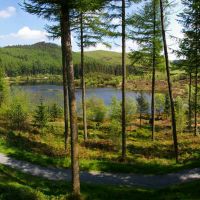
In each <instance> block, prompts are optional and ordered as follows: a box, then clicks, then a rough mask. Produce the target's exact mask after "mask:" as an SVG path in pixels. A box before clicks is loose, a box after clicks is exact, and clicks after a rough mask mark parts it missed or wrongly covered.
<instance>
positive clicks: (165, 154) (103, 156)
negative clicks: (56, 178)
mask: <svg viewBox="0 0 200 200" xmlns="http://www.w3.org/2000/svg"><path fill="white" fill-rule="evenodd" d="M96 134H97V133H96ZM149 136H150V134H149V132H148V129H141V130H140V129H139V130H138V131H137V132H136V133H131V134H129V137H128V138H129V139H128V159H127V162H125V163H121V162H119V157H120V151H117V152H116V151H105V150H102V149H96V148H94V149H93V148H92V149H91V148H90V147H87V148H85V147H84V146H82V145H81V146H80V167H81V170H86V171H105V172H122V173H142V174H165V173H170V172H176V171H179V170H182V169H187V168H194V167H199V165H200V161H199V160H200V159H199V156H200V154H199V153H198V152H199V151H198V149H195V148H196V146H194V147H195V148H194V147H193V146H191V147H190V148H189V147H188V145H190V141H189V140H188V139H187V138H186V139H185V140H183V141H182V144H181V145H182V146H181V151H182V152H181V153H182V155H181V156H182V157H181V159H182V160H181V162H180V164H176V163H175V160H174V158H173V148H172V146H171V141H169V139H170V138H168V140H166V141H164V139H163V138H161V139H159V140H158V141H155V142H153V143H152V142H151V140H150V138H149ZM31 137H35V136H32V135H31V134H24V135H23V133H20V135H19V134H18V133H17V132H16V133H15V132H9V133H8V132H4V133H2V134H1V135H0V138H1V140H0V152H2V153H5V154H7V155H9V156H12V157H15V158H16V159H19V160H25V161H29V162H31V163H35V164H39V165H42V166H54V167H61V168H63V167H64V168H69V167H70V155H69V154H68V155H65V152H64V149H63V148H62V146H63V145H62V142H61V141H62V137H60V135H56V136H54V137H52V136H51V135H48V136H47V135H42V136H41V137H42V138H40V139H38V138H37V137H36V138H37V139H32V138H31ZM96 137H97V136H96ZM104 137H105V136H104ZM47 138H48V139H50V141H51V143H50V142H47ZM136 139H137V140H136ZM80 140H82V139H80ZM93 140H94V141H97V144H98V142H100V141H102V140H99V139H98V140H97V139H95V138H94V139H92V140H91V141H93ZM188 142H189V143H188ZM187 143H188V144H187ZM191 143H194V144H193V145H197V147H198V141H196V142H195V141H193V139H192V138H191ZM195 143H196V144H195ZM94 144H95V143H94ZM102 144H104V143H102ZM95 145H96V144H95ZM185 145H186V146H185ZM59 146H60V148H58V147H59ZM187 148H189V149H188V150H187V151H186V150H185V149H187ZM184 151H186V152H185V153H184ZM189 153H190V154H189Z"/></svg>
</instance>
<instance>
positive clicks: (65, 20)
mask: <svg viewBox="0 0 200 200" xmlns="http://www.w3.org/2000/svg"><path fill="white" fill-rule="evenodd" d="M61 19H62V27H61V32H62V35H63V38H64V39H63V42H64V43H63V45H64V51H65V55H66V66H67V78H68V95H69V112H70V131H71V168H72V192H73V195H75V196H79V195H80V171H79V153H78V127H77V114H76V98H75V85H74V69H73V60H72V47H71V31H70V18H69V9H68V8H67V7H66V6H64V5H62V7H61Z"/></svg>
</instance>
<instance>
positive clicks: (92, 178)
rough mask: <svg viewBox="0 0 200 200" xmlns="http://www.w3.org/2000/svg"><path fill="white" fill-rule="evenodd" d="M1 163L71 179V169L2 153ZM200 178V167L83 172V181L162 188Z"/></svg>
mask: <svg viewBox="0 0 200 200" xmlns="http://www.w3.org/2000/svg"><path fill="white" fill-rule="evenodd" d="M0 164H3V165H6V166H9V167H11V168H14V169H17V170H20V171H22V172H24V173H28V174H31V175H33V176H39V177H43V178H47V179H49V180H66V181H70V180H71V173H70V170H67V169H66V170H65V169H58V168H45V167H41V166H39V165H34V164H31V163H28V162H25V161H20V160H15V159H13V158H11V157H8V156H6V155H4V154H1V153H0ZM197 179H200V168H196V169H191V170H183V171H180V172H177V173H170V174H166V175H141V174H120V173H105V172H86V171H82V172H81V181H82V182H86V183H95V184H110V185H126V186H141V187H148V188H162V187H166V186H169V185H173V184H178V183H184V182H189V181H193V180H197Z"/></svg>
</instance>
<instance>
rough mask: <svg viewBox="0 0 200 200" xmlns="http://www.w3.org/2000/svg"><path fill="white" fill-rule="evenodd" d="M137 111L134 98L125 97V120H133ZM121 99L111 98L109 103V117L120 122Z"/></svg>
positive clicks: (128, 121)
mask: <svg viewBox="0 0 200 200" xmlns="http://www.w3.org/2000/svg"><path fill="white" fill-rule="evenodd" d="M136 111H137V105H136V101H135V99H132V98H127V99H126V122H127V123H130V122H131V121H132V120H133V116H134V114H135V113H136ZM121 112H122V108H121V101H119V100H117V98H116V97H113V98H112V101H111V105H110V112H109V113H110V118H111V119H112V120H117V121H119V122H121Z"/></svg>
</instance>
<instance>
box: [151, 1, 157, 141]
mask: <svg viewBox="0 0 200 200" xmlns="http://www.w3.org/2000/svg"><path fill="white" fill-rule="evenodd" d="M153 9H154V11H153V20H154V21H153V69H152V97H151V122H152V124H151V126H152V127H151V129H152V136H151V139H152V140H154V132H155V74H156V47H155V35H156V2H155V0H153Z"/></svg>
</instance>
